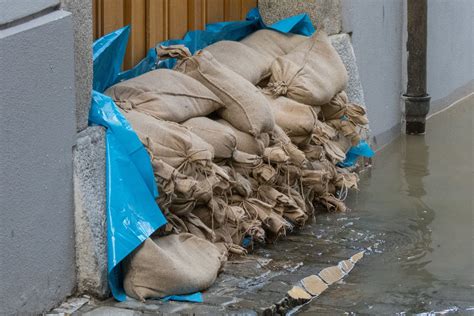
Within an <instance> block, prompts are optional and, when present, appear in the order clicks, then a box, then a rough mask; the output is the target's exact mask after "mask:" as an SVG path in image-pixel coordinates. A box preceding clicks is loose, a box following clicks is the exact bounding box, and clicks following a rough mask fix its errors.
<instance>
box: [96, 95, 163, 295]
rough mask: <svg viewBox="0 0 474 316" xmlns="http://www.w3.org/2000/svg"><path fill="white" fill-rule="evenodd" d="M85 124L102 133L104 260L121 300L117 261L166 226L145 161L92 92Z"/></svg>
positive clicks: (109, 104)
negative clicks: (104, 144)
mask: <svg viewBox="0 0 474 316" xmlns="http://www.w3.org/2000/svg"><path fill="white" fill-rule="evenodd" d="M89 122H90V123H91V124H96V125H101V126H104V127H106V128H107V131H106V191H107V247H108V248H107V256H108V273H109V285H110V289H111V291H112V294H113V296H114V297H115V298H116V299H117V300H119V301H123V300H125V299H126V296H125V292H124V290H123V287H122V273H121V270H120V267H121V266H120V262H121V261H122V260H123V259H124V258H125V257H126V256H128V255H129V254H130V253H131V252H132V251H133V250H134V249H135V248H136V247H138V246H139V245H140V244H141V243H142V242H143V241H144V240H145V239H146V238H148V237H149V236H150V235H151V234H152V233H153V232H154V231H155V230H156V229H158V228H159V227H161V226H162V225H163V224H165V223H166V219H165V217H164V216H163V214H162V212H161V210H160V209H159V207H158V204H157V203H156V202H155V199H156V198H157V197H158V189H157V186H156V183H155V179H154V176H153V169H152V166H151V162H150V157H149V156H148V153H147V151H146V150H145V148H144V147H143V145H142V143H141V142H140V140H139V139H138V136H137V135H136V134H135V132H134V131H133V130H132V128H131V126H130V124H129V123H128V122H127V120H126V119H125V117H124V116H123V115H122V114H121V113H120V111H118V109H117V107H116V105H115V104H114V102H113V101H112V99H111V98H109V97H108V96H105V95H103V94H102V93H99V92H96V91H93V93H92V103H91V109H90V112H89Z"/></svg>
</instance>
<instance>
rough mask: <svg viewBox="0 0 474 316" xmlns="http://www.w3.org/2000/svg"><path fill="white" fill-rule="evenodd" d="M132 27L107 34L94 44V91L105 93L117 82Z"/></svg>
mask: <svg viewBox="0 0 474 316" xmlns="http://www.w3.org/2000/svg"><path fill="white" fill-rule="evenodd" d="M129 35H130V27H129V26H126V27H123V28H121V29H119V30H116V31H114V32H112V33H110V34H107V35H105V36H103V37H101V38H100V39H98V40H97V41H95V42H94V44H92V59H93V68H94V78H93V81H92V89H94V90H95V91H99V92H104V91H105V89H107V88H108V87H110V86H111V85H112V84H113V83H114V82H115V81H116V80H117V76H118V74H119V73H120V69H121V66H122V62H123V57H124V56H125V50H126V48H127V43H128V37H129Z"/></svg>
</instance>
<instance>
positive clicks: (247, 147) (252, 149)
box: [217, 119, 265, 156]
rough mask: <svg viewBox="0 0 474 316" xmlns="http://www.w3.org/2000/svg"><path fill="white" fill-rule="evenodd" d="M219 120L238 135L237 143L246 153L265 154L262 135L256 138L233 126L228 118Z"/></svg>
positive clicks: (238, 147)
mask: <svg viewBox="0 0 474 316" xmlns="http://www.w3.org/2000/svg"><path fill="white" fill-rule="evenodd" d="M217 122H218V123H219V124H222V125H224V126H226V127H228V128H230V129H231V130H232V131H233V133H234V135H235V137H236V142H237V144H236V145H237V149H238V150H240V151H243V152H244V153H248V154H251V155H257V156H261V155H262V154H263V150H264V149H265V143H264V140H262V139H261V137H258V138H256V137H255V136H253V135H250V134H248V133H245V132H242V131H240V130H238V129H237V128H235V127H234V126H232V124H231V123H230V122H228V121H226V120H223V119H219V120H217ZM262 135H263V134H261V135H260V136H262Z"/></svg>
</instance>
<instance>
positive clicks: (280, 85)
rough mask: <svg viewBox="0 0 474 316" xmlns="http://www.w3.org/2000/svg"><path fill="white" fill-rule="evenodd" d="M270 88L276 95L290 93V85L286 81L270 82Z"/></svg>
mask: <svg viewBox="0 0 474 316" xmlns="http://www.w3.org/2000/svg"><path fill="white" fill-rule="evenodd" d="M268 87H269V88H270V91H271V92H272V93H273V94H274V95H286V94H287V93H288V84H287V83H286V82H285V81H275V82H270V83H269V84H268Z"/></svg>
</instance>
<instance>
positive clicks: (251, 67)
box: [204, 41, 273, 84]
mask: <svg viewBox="0 0 474 316" xmlns="http://www.w3.org/2000/svg"><path fill="white" fill-rule="evenodd" d="M204 50H207V51H209V52H210V53H211V54H212V56H214V58H215V59H216V60H217V61H218V62H220V63H221V64H223V65H224V66H227V67H228V68H229V69H230V70H232V71H234V72H235V73H238V74H239V75H241V76H242V77H244V78H245V79H247V80H248V81H250V82H251V83H253V84H257V83H259V82H260V81H261V80H263V79H264V78H266V77H269V76H270V66H271V65H272V62H273V58H271V57H269V56H267V55H265V54H261V53H259V52H258V51H256V50H254V49H253V48H251V47H249V46H247V45H244V44H242V43H240V42H235V41H219V42H216V43H214V44H212V45H209V46H207V47H206V48H205V49H204Z"/></svg>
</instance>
